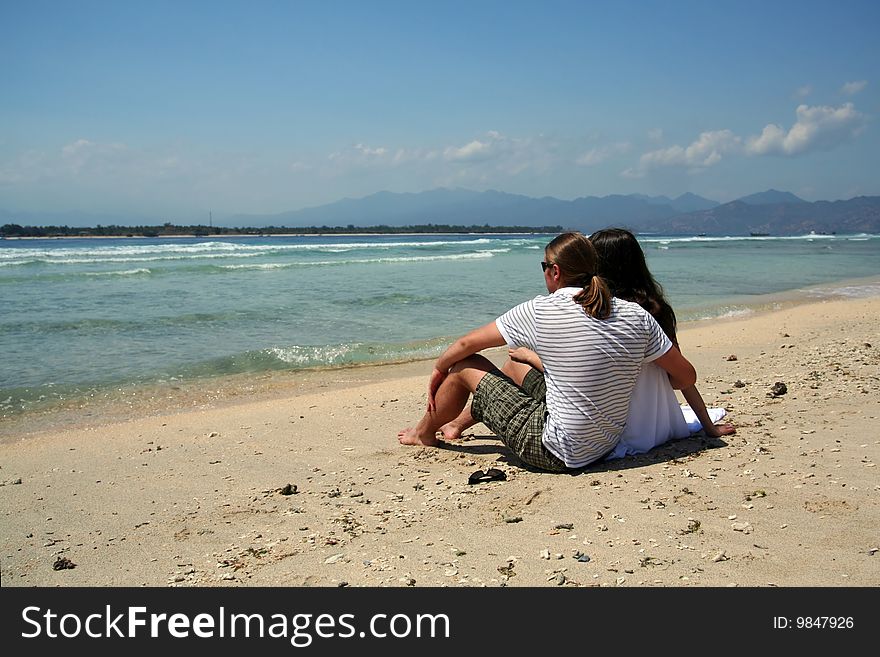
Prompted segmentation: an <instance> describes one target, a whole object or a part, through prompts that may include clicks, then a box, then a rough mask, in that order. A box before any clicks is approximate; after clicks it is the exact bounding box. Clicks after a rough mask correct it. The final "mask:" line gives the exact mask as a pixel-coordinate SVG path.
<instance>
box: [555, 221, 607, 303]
mask: <svg viewBox="0 0 880 657" xmlns="http://www.w3.org/2000/svg"><path fill="white" fill-rule="evenodd" d="M544 256H545V257H546V259H547V262H548V263H551V264H554V265H556V266H558V267H559V271H560V274H561V276H562V281H563V283H565V284H566V285H570V286H577V287H582V288H584V289H583V290H582V291H581V292H578V293H577V294H576V295H574V297H573V299H574V300H575V301H576V302H577V303H579V304H580V305H581V306H583V308H584V311H585V312H586V313H587V314H588V315H589V316H590V317H595V318H596V319H605V318H606V317H608V316H609V315H610V314H611V291H610V290H609V288H608V285H607V284H606V283H605V281H604V280H603V279H602V277H601V276H599V275H598V273H597V271H596V269H597V266H598V257H597V255H596V249H595V248H594V247H593V245H592V244H590V240H588V239H587V238H586V236H585V235H584V234H583V233H577V232H570V233H562V234H561V235H557V236H556V237H555V238H553V240H552V241H551V242H550V243H549V244H548V245H547V247H546V248H545V249H544Z"/></svg>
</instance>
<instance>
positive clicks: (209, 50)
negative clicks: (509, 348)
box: [0, 0, 880, 222]
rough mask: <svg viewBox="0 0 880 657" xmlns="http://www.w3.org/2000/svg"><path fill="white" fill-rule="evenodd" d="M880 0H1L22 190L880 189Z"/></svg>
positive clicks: (261, 193) (47, 203) (319, 193)
mask: <svg viewBox="0 0 880 657" xmlns="http://www.w3.org/2000/svg"><path fill="white" fill-rule="evenodd" d="M878 5H880V3H876V2H856V1H849V2H847V1H843V2H840V1H839V2H809V1H801V2H767V1H766V0H765V1H764V2H748V1H739V2H674V1H670V2H555V1H552V0H550V1H545V2H511V1H508V2H479V1H477V0H470V1H469V2H443V3H439V2H432V3H428V2H412V1H410V2H380V1H375V2H334V1H332V0H327V1H325V2H293V1H290V2H261V1H254V2H247V3H245V2H218V1H216V0H215V1H212V2H194V1H193V2H161V1H153V2H149V3H147V2H131V3H128V2H109V1H107V2H88V1H78V2H60V1H59V2H40V1H33V2H22V1H18V2H9V1H8V0H0V59H2V61H3V65H2V66H0V209H6V210H14V211H24V212H44V211H66V210H70V211H79V212H95V213H106V214H114V215H119V216H125V215H134V214H136V215H150V216H163V217H166V218H167V219H168V220H171V221H175V222H184V221H202V220H203V219H204V217H205V216H206V215H207V212H208V211H209V210H212V211H213V212H214V216H215V217H220V216H222V215H224V214H233V213H274V212H282V211H285V210H294V209H299V208H302V207H308V206H314V205H320V204H323V203H328V202H332V201H335V200H338V199H340V198H343V197H359V196H365V195H368V194H371V193H374V192H377V191H381V190H389V191H393V192H418V191H423V190H426V189H433V188H435V187H465V188H468V189H475V190H483V189H497V190H502V191H505V192H511V193H519V194H526V195H529V196H544V195H549V196H555V197H557V198H563V199H572V198H576V197H579V196H588V195H596V196H605V195H607V194H628V193H644V194H651V195H661V194H663V195H667V196H673V197H674V196H678V195H679V194H682V193H684V192H693V193H696V194H700V195H702V196H706V197H708V198H712V199H714V200H717V201H722V202H723V201H728V200H732V199H734V198H737V197H739V196H743V195H746V194H750V193H753V192H756V191H763V190H765V189H768V188H776V189H783V190H787V191H791V192H794V193H796V194H798V195H799V196H801V197H803V198H805V199H807V200H818V199H840V198H851V197H852V196H857V195H863V194H865V195H877V194H880V175H878V172H880V126H878V124H877V118H878V116H880V79H878V72H880V39H878V38H877V34H878V33H880V9H878Z"/></svg>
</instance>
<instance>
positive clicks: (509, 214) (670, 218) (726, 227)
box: [0, 188, 880, 235]
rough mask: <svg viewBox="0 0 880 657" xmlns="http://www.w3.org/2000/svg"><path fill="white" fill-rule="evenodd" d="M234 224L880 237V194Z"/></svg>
mask: <svg viewBox="0 0 880 657" xmlns="http://www.w3.org/2000/svg"><path fill="white" fill-rule="evenodd" d="M164 221H168V220H167V219H160V220H156V219H152V220H151V219H149V218H147V217H128V218H126V219H124V220H123V219H120V218H118V217H109V216H106V215H105V216H96V215H84V214H81V213H76V214H74V213H55V214H36V213H30V214H29V213H13V212H8V211H2V210H0V224H7V223H10V224H20V225H31V226H47V225H59V226H60V225H69V226H95V225H98V224H101V225H120V226H131V225H147V224H153V225H155V224H161V223H163V222H164ZM215 224H217V225H223V226H235V227H271V226H279V227H280V226H286V227H306V226H318V227H320V226H328V227H337V226H342V227H345V226H350V227H355V228H356V227H365V226H393V227H399V226H413V225H424V224H435V225H436V224H441V225H458V226H484V225H488V226H554V225H558V226H564V227H566V228H569V229H573V230H580V231H583V232H585V233H591V232H593V231H595V230H598V229H599V228H605V227H608V226H624V227H627V228H630V229H631V230H634V231H637V232H640V233H662V234H671V235H676V234H687V235H698V234H702V233H705V234H707V235H748V234H750V233H761V234H769V235H800V234H805V233H809V232H810V231H815V232H817V233H834V232H837V233H862V232H864V233H880V196H859V197H856V198H852V199H849V200H846V201H816V202H808V201H804V200H803V199H801V198H798V197H797V196H795V195H794V194H791V193H789V192H780V191H777V190H773V189H771V190H767V191H766V192H761V193H759V194H751V195H749V196H745V197H742V198H740V199H737V200H735V201H731V202H729V203H723V204H721V203H718V202H716V201H712V200H710V199H707V198H703V197H701V196H697V195H696V194H690V193H688V194H682V195H681V196H679V197H677V198H674V199H672V198H668V197H666V196H645V195H642V194H630V195H611V196H602V197H599V196H586V197H582V198H576V199H574V200H571V201H564V200H560V199H557V198H553V197H551V196H545V197H542V198H533V197H530V196H522V195H519V194H508V193H505V192H498V191H485V192H475V191H471V190H467V189H445V188H441V189H434V190H430V191H425V192H420V193H405V194H398V193H392V192H378V193H376V194H372V195H370V196H366V197H363V198H358V199H351V198H346V199H343V200H341V201H336V202H335V203H330V204H327V205H321V206H318V207H313V208H305V209H302V210H295V211H291V212H283V213H280V214H269V215H234V216H227V217H224V218H222V219H217V220H216V221H215Z"/></svg>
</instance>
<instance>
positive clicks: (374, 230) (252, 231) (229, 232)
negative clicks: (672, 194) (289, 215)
mask: <svg viewBox="0 0 880 657" xmlns="http://www.w3.org/2000/svg"><path fill="white" fill-rule="evenodd" d="M563 230H564V228H563V227H562V226H490V225H488V224H484V225H482V226H457V225H449V224H420V225H413V226H386V225H379V226H354V225H351V224H349V225H348V226H296V227H288V226H266V227H263V228H253V227H245V228H229V227H225V226H204V225H195V226H193V225H190V226H176V225H174V224H170V223H166V224H163V225H161V226H115V225H110V226H101V225H98V226H89V227H83V226H20V225H18V224H5V225H4V226H0V237H185V236H191V235H195V236H196V237H208V236H224V235H225V236H235V235H258V236H259V235H319V234H324V235H350V234H354V233H369V234H403V233H561V232H562V231H563Z"/></svg>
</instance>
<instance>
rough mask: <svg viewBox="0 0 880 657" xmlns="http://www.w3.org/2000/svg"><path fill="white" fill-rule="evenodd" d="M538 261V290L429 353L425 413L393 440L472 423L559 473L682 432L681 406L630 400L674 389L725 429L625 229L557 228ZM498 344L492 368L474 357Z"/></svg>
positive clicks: (706, 422) (667, 395) (430, 438)
mask: <svg viewBox="0 0 880 657" xmlns="http://www.w3.org/2000/svg"><path fill="white" fill-rule="evenodd" d="M541 268H542V269H543V271H544V283H545V284H546V286H547V291H548V293H549V294H548V295H546V296H538V297H535V298H534V299H532V300H530V301H526V302H525V303H521V304H520V305H518V306H516V307H515V308H512V309H511V310H509V311H508V312H506V313H504V314H503V315H502V316H501V317H499V318H498V319H496V320H495V321H494V322H492V323H490V324H487V325H486V326H483V327H481V328H478V329H476V330H474V331H471V332H470V333H468V334H467V335H465V336H463V337H461V338H459V339H458V340H456V341H455V342H454V343H453V344H452V345H450V346H449V348H448V349H446V351H445V352H444V353H443V354H442V355H441V356H440V357H439V358H438V359H437V362H436V363H435V364H434V370H433V372H432V373H431V378H430V381H429V383H428V409H427V411H426V413H425V415H424V416H423V417H422V419H421V420H420V421H419V423H418V424H417V425H416V426H415V427H410V428H407V429H404V430H402V431H400V432H399V433H398V440H399V441H400V442H401V443H402V444H404V445H425V446H434V445H437V443H438V442H439V439H438V437H437V432H438V431H442V433H443V435H444V436H445V437H447V438H455V437H457V436H460V435H461V432H462V431H463V430H464V429H465V428H467V427H469V426H471V425H473V424H475V423H477V422H482V423H483V424H485V425H486V426H487V427H489V429H491V430H492V431H493V432H494V433H495V434H496V435H497V436H498V437H499V438H500V439H501V440H502V441H503V442H504V444H505V445H507V446H508V447H509V448H510V449H511V450H513V451H514V452H515V453H516V455H517V456H518V457H519V458H520V459H521V460H522V461H523V462H524V463H526V464H528V465H530V466H532V467H535V468H538V469H541V470H547V471H550V472H567V471H570V470H574V469H577V468H581V467H583V466H586V465H588V464H590V463H592V462H594V461H597V460H599V459H602V458H605V457H607V456H609V455H611V454H612V453H614V452H615V448H617V447H618V445H619V443H620V441H621V440H622V439H624V440H626V439H632V440H635V441H636V442H641V443H642V444H644V443H645V442H646V441H647V442H648V443H650V444H649V445H648V447H650V446H653V445H654V444H659V443H661V442H664V441H665V440H668V439H669V438H672V437H683V436H684V435H687V433H683V434H682V429H681V424H683V423H684V420H683V417H682V416H681V411H680V410H678V412H677V415H678V417H677V418H676V417H674V415H675V414H674V413H667V412H666V411H665V410H662V409H668V407H669V405H668V403H666V404H665V405H664V404H659V405H658V404H656V403H653V404H648V405H647V406H643V405H642V404H641V403H640V402H638V400H639V399H645V398H653V399H654V400H655V401H656V399H657V398H658V396H659V398H661V399H665V400H667V402H668V401H669V400H670V399H671V400H672V401H673V403H675V402H674V400H675V394H674V393H673V391H672V389H673V388H674V389H677V390H681V391H682V394H683V396H684V397H685V399H686V400H687V401H688V402H689V403H690V405H691V407H692V409H693V410H694V412H695V413H696V415H697V417H698V418H699V420H700V423H701V424H702V426H703V429H704V430H705V431H706V433H707V434H709V435H712V436H718V435H722V434H730V433H733V432H734V429H733V427H732V426H730V425H723V426H716V425H714V424H713V423H712V420H711V418H710V417H709V415H708V413H707V410H706V407H705V404H704V403H703V400H702V398H701V397H700V394H699V392H697V389H696V388H695V387H694V383H695V382H696V378H697V375H696V371H695V370H694V368H693V366H692V365H691V364H690V362H688V361H687V360H686V359H685V358H684V356H682V355H681V352H680V351H679V350H678V347H677V344H676V339H675V314H674V313H673V312H672V308H671V307H670V306H669V304H668V303H667V302H666V300H665V299H664V297H663V294H662V290H661V288H660V286H659V285H658V284H657V283H656V281H655V280H654V278H653V277H652V276H651V274H650V272H649V271H648V268H647V265H646V264H645V257H644V254H643V253H642V250H641V247H640V246H639V244H638V241H637V240H636V238H635V237H634V236H633V235H632V233H630V232H629V231H626V230H622V229H608V230H603V231H598V232H597V233H594V234H593V235H592V236H591V237H590V238H589V239H587V238H586V237H585V236H584V235H582V234H581V233H563V234H562V235H559V236H558V237H556V238H555V239H553V240H552V241H551V242H550V243H549V244H548V245H547V247H546V248H545V249H544V261H543V262H541ZM504 344H507V345H508V347H509V348H510V351H509V356H510V358H509V360H508V361H507V362H506V363H505V364H504V367H503V368H502V369H501V370H498V369H497V368H496V367H495V366H494V365H493V364H492V362H491V361H489V360H488V359H487V358H485V357H484V356H481V355H479V354H478V353H477V352H479V351H481V350H483V349H487V348H489V347H500V346H502V345H504ZM471 394H473V400H472V402H471V407H470V410H468V409H466V408H465V406H466V404H467V401H468V397H469V396H470V395H471ZM633 400H636V401H633ZM631 402H632V403H631ZM675 405H676V406H677V403H675ZM646 409H647V410H648V413H649V414H653V416H651V417H645V412H646ZM657 409H661V410H657ZM685 426H686V425H685ZM628 430H629V431H630V435H629V436H627V434H626V432H627V431H628ZM634 431H638V432H640V433H639V434H638V435H634V434H633V433H632V432H634ZM646 432H647V434H651V435H646ZM676 434H677V435H676ZM641 451H647V450H645V449H643V450H641Z"/></svg>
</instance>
